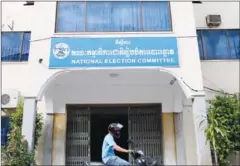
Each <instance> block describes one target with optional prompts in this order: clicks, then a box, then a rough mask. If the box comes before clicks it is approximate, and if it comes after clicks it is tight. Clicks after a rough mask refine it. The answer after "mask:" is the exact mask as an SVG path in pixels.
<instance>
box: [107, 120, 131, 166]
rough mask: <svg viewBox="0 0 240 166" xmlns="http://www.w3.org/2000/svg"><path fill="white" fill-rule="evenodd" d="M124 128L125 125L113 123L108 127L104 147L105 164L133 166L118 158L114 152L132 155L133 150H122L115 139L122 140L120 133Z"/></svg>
mask: <svg viewBox="0 0 240 166" xmlns="http://www.w3.org/2000/svg"><path fill="white" fill-rule="evenodd" d="M122 128H123V125H121V124H120V123H111V124H110V125H109V126H108V132H109V133H108V134H107V135H106V136H105V138H104V141H103V145H102V160H103V163H104V164H106V165H109V166H112V165H125V166H127V165H131V164H130V163H129V162H127V161H125V160H123V159H121V158H120V157H118V156H116V155H115V153H114V150H116V151H118V152H123V153H130V152H131V150H127V149H124V148H121V147H120V146H118V145H117V144H116V142H115V141H114V138H113V137H115V138H120V131H121V129H122Z"/></svg>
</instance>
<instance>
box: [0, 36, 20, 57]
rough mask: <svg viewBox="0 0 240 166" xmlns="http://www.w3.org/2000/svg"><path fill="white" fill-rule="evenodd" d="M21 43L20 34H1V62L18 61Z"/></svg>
mask: <svg viewBox="0 0 240 166" xmlns="http://www.w3.org/2000/svg"><path fill="white" fill-rule="evenodd" d="M21 41H22V33H21V32H2V46H1V47H2V50H1V51H2V56H1V59H2V61H19V58H20V53H21V46H22V45H21V44H22V42H21Z"/></svg>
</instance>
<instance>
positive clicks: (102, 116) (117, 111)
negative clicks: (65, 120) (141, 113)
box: [90, 106, 128, 162]
mask: <svg viewBox="0 0 240 166" xmlns="http://www.w3.org/2000/svg"><path fill="white" fill-rule="evenodd" d="M90 116H91V125H90V126H91V132H90V135H91V137H90V138H91V141H90V142H91V161H92V162H102V157H101V156H102V143H103V139H104V137H105V135H106V134H107V133H108V125H109V124H110V123H121V124H122V125H123V126H124V127H123V129H122V131H121V137H120V139H115V141H116V143H117V144H118V145H119V146H121V147H123V148H126V149H127V148H128V143H127V140H128V107H117V106H110V107H91V115H90ZM115 153H116V155H118V156H119V157H121V158H123V159H125V160H127V161H128V154H124V153H118V152H115Z"/></svg>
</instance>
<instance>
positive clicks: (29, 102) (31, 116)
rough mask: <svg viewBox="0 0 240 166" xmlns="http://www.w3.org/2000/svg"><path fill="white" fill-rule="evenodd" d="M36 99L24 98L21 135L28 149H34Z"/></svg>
mask: <svg viewBox="0 0 240 166" xmlns="http://www.w3.org/2000/svg"><path fill="white" fill-rule="evenodd" d="M36 105H37V101H36V97H24V107H23V122H22V135H23V136H24V137H25V139H26V140H27V141H28V149H29V151H32V150H33V149H34V133H35V121H36V113H37V106H36Z"/></svg>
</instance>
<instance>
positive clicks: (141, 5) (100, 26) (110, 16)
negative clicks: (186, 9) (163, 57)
mask: <svg viewBox="0 0 240 166" xmlns="http://www.w3.org/2000/svg"><path fill="white" fill-rule="evenodd" d="M171 26H172V25H171V12H170V7H169V2H162V1H159V2H140V1H101V2H96V1H95V2H94V1H87V2H58V5H57V17H56V32H85V31H87V32H135V31H171V30H172V27H171Z"/></svg>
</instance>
